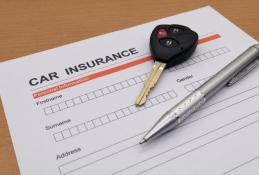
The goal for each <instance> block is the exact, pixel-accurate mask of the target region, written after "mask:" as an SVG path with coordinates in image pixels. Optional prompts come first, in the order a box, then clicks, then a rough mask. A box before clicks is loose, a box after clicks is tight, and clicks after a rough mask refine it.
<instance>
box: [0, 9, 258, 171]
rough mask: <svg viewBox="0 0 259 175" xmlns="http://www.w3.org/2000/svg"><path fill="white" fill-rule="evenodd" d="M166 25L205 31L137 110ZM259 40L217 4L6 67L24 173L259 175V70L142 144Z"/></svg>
mask: <svg viewBox="0 0 259 175" xmlns="http://www.w3.org/2000/svg"><path fill="white" fill-rule="evenodd" d="M158 24H182V25H186V26H189V27H190V28H192V29H193V30H195V31H197V32H198V34H199V44H198V47H197V50H196V51H195V53H194V54H193V56H192V57H191V58H190V59H189V60H188V61H186V62H185V63H183V64H181V65H178V66H176V67H174V68H171V69H169V70H166V71H165V72H164V74H163V75H162V77H161V79H160V80H159V83H158V84H157V86H156V87H155V88H154V89H153V90H152V92H151V94H150V96H149V99H148V100H147V103H146V104H145V105H144V106H142V107H137V106H135V105H134V102H135V98H136V96H137V95H138V93H139V92H140V90H141V88H142V87H143V82H144V81H145V79H146V78H147V74H148V72H149V71H150V70H151V67H152V64H153V62H152V60H151V58H150V52H149V36H150V33H151V31H152V30H153V28H154V27H155V26H156V25H158ZM254 43H256V41H255V40H254V39H253V38H251V37H250V36H248V35H247V34H246V33H244V32H243V31H241V30H240V29H239V28H238V27H236V26H234V25H233V24H232V23H230V22H229V21H228V20H227V19H226V18H224V17H223V16H221V15H220V14H219V13H218V12H216V11H215V10H214V9H212V8H211V7H204V8H201V9H198V10H194V11H190V12H187V13H182V14H179V15H176V16H172V17H168V18H164V19H161V20H157V21H153V22H150V23H146V24H143V25H140V26H136V27H132V28H129V29H125V30H122V31H118V32H113V33H110V34H106V35H102V36H98V37H95V38H91V39H87V40H83V41H80V42H76V43H73V44H69V45H65V46H62V47H59V48H55V49H51V50H47V51H44V52H40V53H36V54H33V55H29V56H25V57H22V58H19V59H16V60H12V61H7V62H3V63H1V64H0V78H1V85H0V93H1V98H2V101H3V105H4V110H5V113H6V117H7V120H8V125H9V129H10V133H11V137H12V140H13V144H14V148H15V152H16V156H17V160H18V164H19V168H20V171H21V174H26V175H35V174H37V175H40V174H42V175H85V174H98V175H100V174H116V175H117V174H118V175H121V174H130V175H132V174H154V175H157V174H181V175H190V174H192V175H203V174H204V175H207V174H210V175H214V174H215V175H216V174H217V175H223V174H225V175H241V174H242V175H243V174H249V175H255V174H259V149H258V148H259V140H258V136H259V134H258V133H259V108H258V103H259V98H258V94H259V82H258V77H257V76H256V75H258V73H259V69H256V70H254V71H253V72H251V73H250V74H249V75H248V76H247V77H245V78H244V79H243V80H242V81H241V82H239V83H237V84H235V85H234V86H233V87H229V88H225V89H224V90H222V91H221V92H220V93H218V94H217V95H216V96H215V97H214V98H213V99H211V100H210V101H209V102H208V103H206V104H205V105H204V106H203V107H202V108H201V109H200V110H199V111H198V112H196V113H195V114H194V115H192V116H191V117H190V118H189V119H188V120H186V121H185V123H183V124H182V125H181V126H179V127H178V128H177V129H175V130H174V131H173V132H170V133H168V134H166V135H165V136H163V137H161V138H159V139H157V140H156V141H152V142H150V143H147V144H143V145H139V144H138V142H139V140H140V139H141V138H142V137H143V135H144V133H145V132H146V131H147V130H148V129H150V127H151V126H152V125H153V124H154V122H156V121H157V120H158V119H159V118H160V116H161V115H162V114H163V113H164V112H165V111H167V110H168V109H169V108H171V107H172V106H173V105H175V104H176V103H177V102H178V101H180V100H181V99H182V98H183V97H185V96H186V95H187V94H189V93H190V92H191V91H193V90H194V89H196V88H197V87H199V86H200V85H201V84H202V83H204V82H205V81H206V80H207V79H208V78H209V77H211V76H212V75H214V74H215V73H216V72H217V71H219V70H220V69H221V68H222V67H224V66H225V65H226V64H227V63H229V62H230V61H231V60H233V59H234V58H235V57H236V56H238V55H239V54H240V53H242V52H243V51H244V50H246V49H247V48H248V47H249V46H251V45H252V44H254Z"/></svg>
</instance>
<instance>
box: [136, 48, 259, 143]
mask: <svg viewBox="0 0 259 175" xmlns="http://www.w3.org/2000/svg"><path fill="white" fill-rule="evenodd" d="M257 65H259V44H255V45H253V46H251V47H249V48H248V49H247V50H246V51H244V52H243V53H242V54H241V55H240V56H238V57H237V58H236V59H235V60H233V61H232V62H230V63H229V64H228V65H226V66H225V67H224V68H223V69H221V70H220V71H219V72H218V73H216V74H215V75H214V76H213V77H212V78H211V79H209V80H208V81H207V82H206V83H204V84H203V85H201V86H200V87H199V88H198V89H196V90H195V91H194V92H192V93H191V94H190V95H188V96H187V97H185V98H184V99H183V100H182V101H180V102H179V103H178V104H176V105H175V106H174V107H173V108H171V109H170V110H169V111H167V112H166V113H165V114H164V115H163V116H162V117H161V118H160V119H159V120H158V121H157V123H156V124H155V125H154V126H153V127H152V128H151V129H150V130H149V131H148V132H147V133H146V135H145V136H144V137H143V139H142V140H141V141H140V142H139V143H140V144H142V143H144V142H147V141H148V140H150V139H154V138H156V137H159V136H161V135H163V134H165V133H167V132H169V131H171V130H172V129H174V128H175V127H176V126H177V125H179V124H181V123H182V122H183V121H184V120H185V119H186V118H187V117H188V116H190V115H191V114H192V113H193V112H194V111H196V110H197V109H198V108H199V107H200V106H201V105H203V104H204V103H205V102H206V101H207V100H208V99H209V98H210V97H212V96H213V95H214V94H216V93H217V92H218V91H219V90H221V89H222V88H223V87H225V86H231V85H233V84H234V83H236V82H237V81H239V80H240V79H241V78H243V77H244V76H245V75H247V74H248V73H249V72H250V71H251V70H253V69H254V68H255V67H256V66H257Z"/></svg>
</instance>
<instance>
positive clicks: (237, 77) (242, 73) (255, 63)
mask: <svg viewBox="0 0 259 175" xmlns="http://www.w3.org/2000/svg"><path fill="white" fill-rule="evenodd" d="M258 65H259V57H258V58H256V59H255V60H254V61H252V62H251V63H250V64H248V65H247V66H246V67H245V68H244V69H242V70H241V71H240V72H238V73H237V74H236V75H235V76H234V77H233V78H232V79H231V80H230V81H229V82H228V83H227V84H226V85H227V86H228V87H229V86H232V85H233V84H235V83H236V82H238V81H239V80H241V79H242V78H243V77H245V76H246V75H247V74H248V73H249V72H251V71H252V70H253V69H254V68H255V67H256V66H258Z"/></svg>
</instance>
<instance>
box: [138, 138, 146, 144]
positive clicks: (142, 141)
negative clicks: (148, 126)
mask: <svg viewBox="0 0 259 175" xmlns="http://www.w3.org/2000/svg"><path fill="white" fill-rule="evenodd" d="M146 141H147V140H146V139H144V138H143V139H142V140H141V141H140V142H139V144H143V143H145V142H146Z"/></svg>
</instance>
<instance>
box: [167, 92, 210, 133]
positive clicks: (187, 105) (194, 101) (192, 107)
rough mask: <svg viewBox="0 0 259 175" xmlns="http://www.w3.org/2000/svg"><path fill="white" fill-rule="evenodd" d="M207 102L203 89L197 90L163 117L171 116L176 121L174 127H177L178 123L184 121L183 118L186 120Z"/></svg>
mask: <svg viewBox="0 0 259 175" xmlns="http://www.w3.org/2000/svg"><path fill="white" fill-rule="evenodd" d="M205 102H206V98H205V95H204V94H203V93H202V92H201V91H199V90H196V91H195V92H193V93H191V94H189V95H188V96H186V97H185V98H184V99H183V100H182V101H181V102H179V103H178V104H177V105H175V106H174V107H173V108H171V109H170V110H169V111H167V112H166V113H165V114H164V115H163V117H164V118H170V119H171V120H172V122H173V123H174V124H173V127H175V126H176V125H178V124H180V123H182V121H183V120H185V119H186V118H187V117H188V116H189V115H191V114H192V113H193V112H194V111H196V110H197V109H198V108H199V107H200V106H201V105H203V104H204V103H205ZM171 124H172V123H171ZM171 124H170V125H171ZM174 125H175V126H174ZM169 129H171V128H169Z"/></svg>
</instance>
